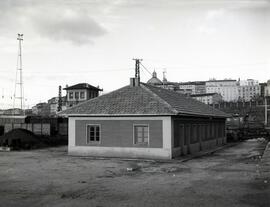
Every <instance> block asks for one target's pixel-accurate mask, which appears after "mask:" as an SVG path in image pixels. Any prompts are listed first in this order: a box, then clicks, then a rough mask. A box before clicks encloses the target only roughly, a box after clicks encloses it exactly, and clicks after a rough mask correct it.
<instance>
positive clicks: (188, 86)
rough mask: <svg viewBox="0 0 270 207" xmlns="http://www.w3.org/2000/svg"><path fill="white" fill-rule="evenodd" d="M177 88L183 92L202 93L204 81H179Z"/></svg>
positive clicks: (204, 89) (203, 91)
mask: <svg viewBox="0 0 270 207" xmlns="http://www.w3.org/2000/svg"><path fill="white" fill-rule="evenodd" d="M179 90H180V91H181V92H182V93H185V94H204V93H206V87H205V81H192V82H182V83H179Z"/></svg>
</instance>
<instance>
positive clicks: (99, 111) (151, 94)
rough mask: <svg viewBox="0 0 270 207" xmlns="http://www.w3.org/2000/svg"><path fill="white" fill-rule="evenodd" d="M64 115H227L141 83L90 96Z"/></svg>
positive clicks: (165, 90)
mask: <svg viewBox="0 0 270 207" xmlns="http://www.w3.org/2000/svg"><path fill="white" fill-rule="evenodd" d="M59 114H60V115H73V116H76V115H89V116H107V115H109V116H119V115H120V116H121V115H178V114H186V115H203V116H214V117H226V116H227V115H226V114H225V113H223V112H221V111H219V110H216V109H213V108H212V107H210V106H208V105H206V104H203V103H201V102H199V101H197V100H194V99H192V98H187V97H186V96H185V95H183V94H179V93H176V92H174V91H170V90H167V89H163V88H159V87H155V86H151V85H148V84H143V83H141V84H140V86H135V87H132V86H125V87H123V88H120V89H118V90H116V91H113V92H110V93H108V94H104V95H102V96H99V97H96V98H93V99H90V100H88V101H86V102H83V103H81V104H78V105H76V106H74V107H71V108H69V109H67V110H65V111H62V112H60V113H59Z"/></svg>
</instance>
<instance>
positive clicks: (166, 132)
mask: <svg viewBox="0 0 270 207" xmlns="http://www.w3.org/2000/svg"><path fill="white" fill-rule="evenodd" d="M59 115H63V116H68V119H69V120H68V123H69V132H68V136H69V137H68V139H69V140H68V142H69V143H68V153H69V154H71V155H79V156H83V155H85V156H104V157H132V158H157V159H172V158H174V157H177V156H181V155H185V154H189V153H191V154H192V153H195V152H198V151H200V150H205V149H209V148H213V147H216V146H220V145H222V144H225V143H226V137H225V119H226V117H227V114H225V113H224V112H221V111H219V110H216V109H214V108H213V107H210V106H208V105H206V104H203V103H201V102H199V101H197V100H194V99H192V98H189V97H186V96H185V95H183V94H179V93H177V92H174V91H171V90H167V89H163V88H160V87H155V86H153V85H149V84H144V83H140V82H139V81H138V79H135V80H134V78H133V79H131V81H130V85H128V86H125V87H123V88H120V89H118V90H115V91H113V92H110V93H107V94H105V95H102V96H100V97H97V98H94V99H91V100H88V101H86V102H84V103H82V104H80V105H77V106H74V107H72V108H69V109H67V110H65V111H62V112H60V113H59Z"/></svg>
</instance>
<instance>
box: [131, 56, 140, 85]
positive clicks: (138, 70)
mask: <svg viewBox="0 0 270 207" xmlns="http://www.w3.org/2000/svg"><path fill="white" fill-rule="evenodd" d="M133 60H135V78H138V79H139V80H140V64H141V61H142V59H135V58H133Z"/></svg>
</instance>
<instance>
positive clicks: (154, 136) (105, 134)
mask: <svg viewBox="0 0 270 207" xmlns="http://www.w3.org/2000/svg"><path fill="white" fill-rule="evenodd" d="M75 122H76V123H75V127H76V132H75V136H76V141H75V145H76V146H91V145H94V146H96V144H91V143H87V141H86V127H87V125H89V124H97V125H100V129H101V130H100V144H98V145H99V146H104V147H138V145H136V144H134V140H133V139H134V137H133V134H134V133H133V126H134V125H136V124H143V125H148V126H149V143H148V146H147V147H150V148H162V146H163V143H162V121H161V120H77V121H75Z"/></svg>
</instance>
